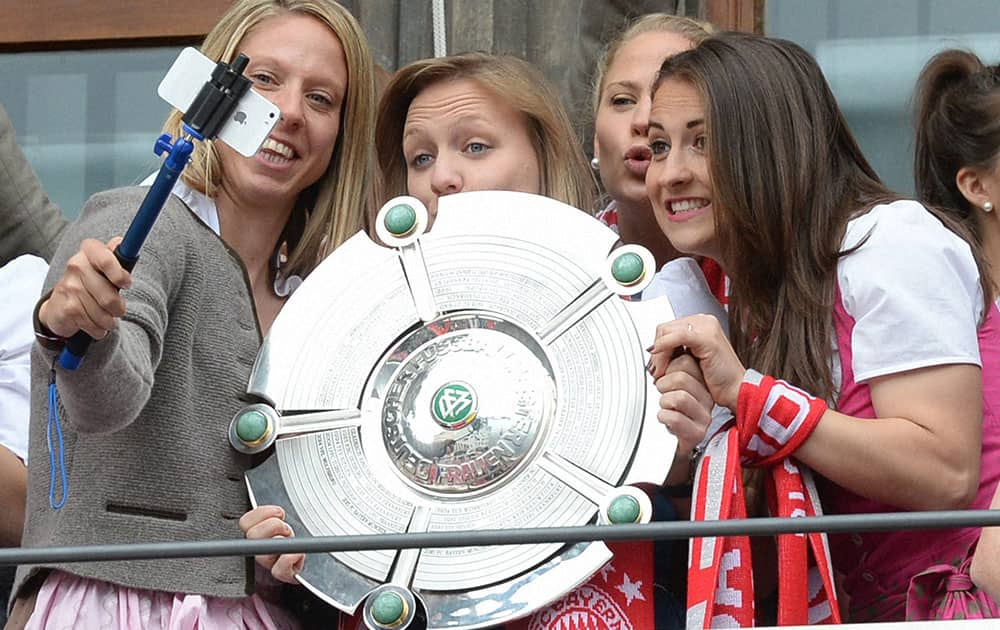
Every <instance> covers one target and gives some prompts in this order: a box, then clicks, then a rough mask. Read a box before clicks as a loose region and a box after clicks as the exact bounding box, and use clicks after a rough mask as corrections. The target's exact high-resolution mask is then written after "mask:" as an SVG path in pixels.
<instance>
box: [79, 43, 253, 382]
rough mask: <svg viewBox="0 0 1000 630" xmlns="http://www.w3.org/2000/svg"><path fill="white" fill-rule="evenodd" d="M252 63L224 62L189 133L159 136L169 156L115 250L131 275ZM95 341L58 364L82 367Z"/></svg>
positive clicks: (240, 91) (200, 99)
mask: <svg viewBox="0 0 1000 630" xmlns="http://www.w3.org/2000/svg"><path fill="white" fill-rule="evenodd" d="M249 62H250V59H249V58H248V57H247V56H246V55H244V54H242V53H241V54H239V55H237V57H236V59H234V60H233V63H232V64H227V63H223V62H221V61H220V62H219V63H218V65H216V67H215V70H213V71H212V78H211V79H210V80H209V81H207V82H206V83H205V85H204V86H202V88H201V91H200V92H199V93H198V96H197V97H195V99H194V101H193V102H192V103H191V106H190V107H189V108H188V111H187V112H186V113H185V114H184V125H183V130H184V135H183V136H181V137H179V138H177V141H176V142H172V138H171V137H170V134H163V135H162V136H160V137H159V138H158V139H157V141H156V144H155V146H154V148H153V152H154V153H156V154H157V155H163V154H164V153H166V152H168V151H169V155H167V158H166V159H165V160H164V161H163V165H162V166H160V171H159V173H157V174H156V180H155V181H154V182H153V185H152V186H151V187H150V188H149V191H148V192H147V193H146V197H145V198H144V199H143V200H142V204H141V205H140V206H139V210H138V212H136V215H135V218H133V219H132V223H131V225H129V228H128V230H127V231H126V232H125V237H124V238H123V240H122V242H121V243H119V244H118V247H116V248H115V252H114V253H115V258H117V259H118V263H119V264H120V265H121V266H122V268H123V269H125V270H126V271H132V269H133V268H135V264H136V263H137V262H138V261H139V250H140V249H142V244H143V243H144V242H145V241H146V237H147V236H149V231H150V230H152V229H153V224H154V223H155V222H156V218H157V217H158V216H159V215H160V211H161V210H162V209H163V205H164V204H165V203H166V202H167V199H168V198H169V197H170V192H171V191H172V190H173V189H174V184H176V183H177V180H178V178H180V175H181V172H182V171H183V170H184V167H185V166H187V163H188V160H189V159H190V157H191V152H192V151H193V150H194V142H193V140H204V139H206V138H208V139H211V138H214V137H215V136H216V135H217V134H218V133H219V130H220V129H222V126H223V125H224V124H225V122H226V121H227V120H229V116H230V115H231V114H232V112H233V110H234V109H236V105H237V104H239V101H240V99H241V98H243V95H244V94H246V93H247V90H249V89H250V79H248V78H246V77H245V76H243V70H244V69H246V67H247V64H248V63H249ZM93 341H94V340H93V339H92V338H91V337H90V335H88V334H87V333H85V332H83V331H82V330H81V331H79V332H77V333H76V334H75V335H73V336H72V337H70V338H69V339H68V340H67V341H66V345H65V347H64V348H63V351H62V353H60V355H59V365H60V367H62V368H64V369H66V370H75V369H77V368H78V367H80V363H81V362H82V361H83V357H84V355H86V354H87V348H89V347H90V344H91V343H92V342H93Z"/></svg>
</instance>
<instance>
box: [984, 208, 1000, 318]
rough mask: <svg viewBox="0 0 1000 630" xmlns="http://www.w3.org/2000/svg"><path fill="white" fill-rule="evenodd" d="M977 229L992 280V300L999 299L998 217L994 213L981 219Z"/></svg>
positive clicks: (999, 228) (999, 231) (999, 217)
mask: <svg viewBox="0 0 1000 630" xmlns="http://www.w3.org/2000/svg"><path fill="white" fill-rule="evenodd" d="M979 227H980V230H979V232H980V234H981V235H982V239H983V253H984V254H985V255H986V264H987V268H988V269H989V272H990V277H992V278H993V299H994V300H996V299H1000V216H996V211H994V212H992V213H990V214H989V215H987V216H985V217H982V218H981V220H980V225H979Z"/></svg>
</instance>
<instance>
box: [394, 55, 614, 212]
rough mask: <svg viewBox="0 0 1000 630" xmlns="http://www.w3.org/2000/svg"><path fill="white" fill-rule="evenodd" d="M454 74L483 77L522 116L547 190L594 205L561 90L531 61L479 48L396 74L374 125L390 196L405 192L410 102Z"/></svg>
mask: <svg viewBox="0 0 1000 630" xmlns="http://www.w3.org/2000/svg"><path fill="white" fill-rule="evenodd" d="M456 79H472V80H475V81H477V82H479V83H480V84H482V85H483V86H484V87H486V88H487V89H488V90H490V91H491V92H493V93H494V94H495V95H496V97H497V98H498V99H504V100H505V101H506V102H507V103H508V104H509V105H510V106H511V107H512V108H514V110H515V111H517V112H518V114H520V115H521V116H522V117H523V118H524V120H525V123H526V125H527V128H528V132H529V135H530V137H531V144H532V145H533V146H534V148H535V154H536V157H537V158H538V165H539V167H540V168H541V171H542V173H541V179H542V182H541V183H542V194H543V195H546V196H548V197H552V198H553V199H556V200H558V201H561V202H563V203H566V204H569V205H571V206H574V207H576V208H581V209H583V210H586V211H589V210H590V208H591V207H592V206H593V202H594V186H595V183H594V179H593V176H592V175H591V174H590V168H589V167H588V165H587V160H586V158H585V157H584V154H583V149H582V148H581V147H580V143H579V141H578V140H577V138H576V135H575V133H574V131H573V125H572V123H571V122H570V120H569V115H568V114H567V113H566V110H565V108H563V106H562V103H561V101H560V100H559V95H558V93H557V92H556V91H555V89H554V88H552V87H551V85H550V84H549V82H548V81H547V80H546V79H545V77H544V76H543V75H542V73H541V72H540V71H539V70H538V69H537V68H535V67H534V66H532V65H531V64H530V63H528V62H527V61H524V60H523V59H518V58H517V57H513V56H510V55H490V54H486V53H478V52H471V53H462V54H458V55H450V56H448V57H439V58H437V59H422V60H420V61H414V62H413V63H411V64H409V65H407V66H404V67H403V68H401V69H400V70H399V71H398V72H396V74H395V75H394V76H393V77H392V80H391V81H390V82H389V86H388V87H387V88H386V91H385V94H384V95H383V96H382V101H381V103H380V104H379V110H378V117H377V122H376V125H375V127H376V129H377V131H376V136H375V152H376V156H377V158H378V166H379V168H380V169H381V171H382V175H383V177H384V179H385V196H386V197H387V198H391V197H394V196H396V195H404V194H406V160H405V159H404V158H403V128H404V126H405V124H406V113H407V112H408V111H409V109H410V103H411V102H413V99H414V98H416V97H417V95H418V94H420V92H422V91H423V90H424V89H426V88H428V87H430V86H431V85H435V84H437V83H442V82H445V81H453V80H456Z"/></svg>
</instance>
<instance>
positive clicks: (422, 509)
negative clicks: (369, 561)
mask: <svg viewBox="0 0 1000 630" xmlns="http://www.w3.org/2000/svg"><path fill="white" fill-rule="evenodd" d="M431 513H432V511H431V508H429V507H427V506H423V505H418V506H416V508H414V510H413V516H412V517H411V518H410V525H409V526H408V527H407V528H406V533H407V534H422V533H424V532H426V531H427V529H428V526H429V525H430V522H431ZM421 551H423V550H422V549H419V548H415V549H401V550H400V551H399V554H398V555H397V556H396V563H395V564H394V565H393V567H392V574H391V575H390V576H389V583H390V584H396V585H397V586H403V587H409V585H410V583H411V582H412V581H413V575H414V574H415V573H416V572H417V561H418V560H419V559H420V552H421Z"/></svg>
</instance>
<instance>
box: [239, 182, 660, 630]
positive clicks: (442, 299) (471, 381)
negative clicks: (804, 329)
mask: <svg viewBox="0 0 1000 630" xmlns="http://www.w3.org/2000/svg"><path fill="white" fill-rule="evenodd" d="M427 225H428V215H427V210H426V208H425V207H424V206H423V205H422V204H421V203H420V202H419V201H418V200H416V199H414V198H412V197H399V198H396V199H394V200H392V201H390V202H389V203H387V204H386V205H385V206H384V207H383V208H382V209H381V211H380V212H379V214H378V217H377V220H376V232H377V235H378V237H379V240H381V242H382V243H384V245H380V244H377V243H375V242H374V241H373V240H372V239H371V238H369V237H368V236H367V235H366V234H364V233H358V234H356V235H355V236H353V237H352V238H351V239H349V240H348V241H347V242H345V243H344V244H343V245H341V246H340V247H339V248H338V249H337V250H336V251H335V252H334V253H333V254H332V255H330V257H329V258H327V259H326V260H325V261H324V262H323V263H322V264H321V265H319V267H317V268H316V270H314V271H313V272H312V274H311V275H310V276H309V277H308V279H307V280H306V281H305V282H304V283H303V284H302V286H301V287H299V289H298V290H297V291H296V292H295V294H294V295H293V296H292V297H291V298H290V299H289V300H288V303H287V304H286V305H285V307H284V308H283V310H282V311H281V314H280V316H279V317H278V318H277V319H276V320H275V322H274V325H273V327H272V328H271V332H270V334H269V335H268V337H267V339H266V340H265V341H264V344H263V346H262V347H261V350H260V353H259V355H258V357H257V361H256V364H255V366H254V369H253V373H252V376H251V380H250V384H249V387H248V392H249V393H250V394H251V395H252V396H254V397H256V398H258V399H260V400H262V401H266V402H265V403H263V404H256V405H251V406H249V407H247V408H246V409H244V410H243V411H242V412H241V413H240V414H239V415H237V417H236V418H235V419H234V420H233V423H232V425H231V429H230V440H231V442H232V443H233V446H234V447H235V448H237V449H239V450H241V451H243V452H249V453H255V452H261V451H263V450H265V449H267V448H270V447H271V446H272V445H273V446H274V453H273V455H271V456H270V457H269V458H268V459H267V460H266V461H265V462H264V463H263V464H262V465H260V466H259V467H257V468H255V469H253V470H251V471H250V472H249V473H248V474H247V482H248V486H249V488H250V495H251V501H252V502H253V504H254V505H255V506H256V505H260V504H277V505H281V506H283V507H284V508H285V510H286V513H287V520H288V523H289V525H291V527H292V529H293V530H294V531H295V532H296V535H297V536H336V535H352V534H382V533H401V532H451V531H454V532H463V531H468V530H480V529H500V528H522V527H523V528H533V527H562V526H578V525H586V524H589V523H594V522H598V523H609V522H614V523H624V522H648V520H649V518H650V512H651V508H650V503H649V499H648V498H647V497H646V494H645V493H644V492H642V491H640V490H638V489H636V488H635V487H633V486H634V485H635V484H655V485H659V484H662V483H663V481H664V479H665V478H666V475H667V472H668V470H669V467H670V464H671V462H672V461H673V454H674V451H675V449H676V439H675V438H674V437H673V436H672V435H670V434H669V433H668V432H667V431H666V430H665V429H664V427H663V426H662V425H660V424H659V423H658V422H657V420H656V413H657V410H658V400H659V394H658V393H657V391H656V388H655V387H654V385H653V382H652V379H650V378H649V376H648V374H647V373H646V370H645V367H644V366H645V365H646V362H647V360H648V358H649V357H648V353H647V352H646V350H645V348H647V347H649V346H650V345H651V344H652V342H653V338H654V335H655V330H656V325H657V324H659V323H661V322H663V321H667V320H669V319H672V318H673V311H672V310H671V307H670V303H669V302H668V300H667V299H666V298H665V297H660V298H656V299H652V300H647V301H643V302H639V301H627V300H624V299H621V296H626V295H632V294H635V293H638V292H639V291H641V290H642V289H643V288H645V287H646V286H647V285H648V284H649V283H650V281H651V280H652V279H653V275H654V274H655V272H656V268H655V263H654V261H653V258H652V256H651V255H650V254H649V252H647V251H646V250H645V249H643V248H641V247H636V246H623V247H617V248H616V247H615V245H616V243H617V241H618V237H617V235H616V234H614V233H613V232H612V231H611V230H609V229H608V228H607V227H605V226H604V225H602V224H601V223H600V222H599V221H597V220H595V219H594V218H592V217H590V216H588V215H587V214H585V213H583V212H581V211H580V210H578V209H576V208H572V207H570V206H567V205H565V204H562V203H560V202H557V201H554V200H552V199H549V198H546V197H541V196H537V195H529V194H525V193H514V192H472V193H461V194H455V195H449V196H446V197H442V198H441V199H440V200H439V209H438V214H437V217H436V221H435V223H434V229H433V230H431V231H427V230H426V228H427ZM610 558H611V554H610V552H609V551H608V548H607V547H606V546H605V545H604V543H602V542H584V543H576V544H559V543H547V544H525V545H518V546H495V547H494V546H479V547H461V548H447V549H404V550H401V551H398V550H373V551H352V552H337V553H330V554H312V555H310V556H309V557H308V558H307V559H306V563H305V568H304V569H303V571H302V572H301V573H300V574H299V576H298V579H299V581H300V582H301V583H302V584H303V585H305V586H306V587H307V588H309V589H310V590H311V591H313V592H314V593H315V594H316V595H317V596H319V597H320V598H322V599H323V600H325V601H326V602H328V603H330V604H331V605H333V606H336V607H337V608H339V609H340V610H343V611H345V612H348V613H352V614H354V613H356V612H357V611H358V609H359V607H361V608H362V610H361V614H362V615H363V617H364V620H365V622H366V624H367V625H368V627H370V628H379V629H388V628H405V627H407V626H408V625H409V623H410V621H411V620H412V618H413V614H414V611H415V609H416V606H417V604H416V602H417V600H420V602H421V604H422V606H423V607H424V609H425V610H426V613H427V626H428V628H455V629H465V628H483V627H488V626H493V625H496V624H500V623H504V622H506V621H510V620H513V619H515V618H518V617H523V616H525V615H529V614H531V613H532V612H534V611H536V610H538V609H540V608H542V607H543V606H545V605H547V604H549V603H551V602H552V601H554V600H555V599H557V598H559V597H560V596H562V595H564V594H565V593H567V592H569V591H570V590H572V589H573V588H575V587H576V586H577V585H579V584H581V583H583V582H585V581H586V580H587V579H588V578H589V577H590V576H591V575H592V574H593V573H595V572H596V571H597V570H598V569H600V568H601V567H602V566H603V565H604V564H605V563H606V562H607V561H608V560H609V559H610Z"/></svg>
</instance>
